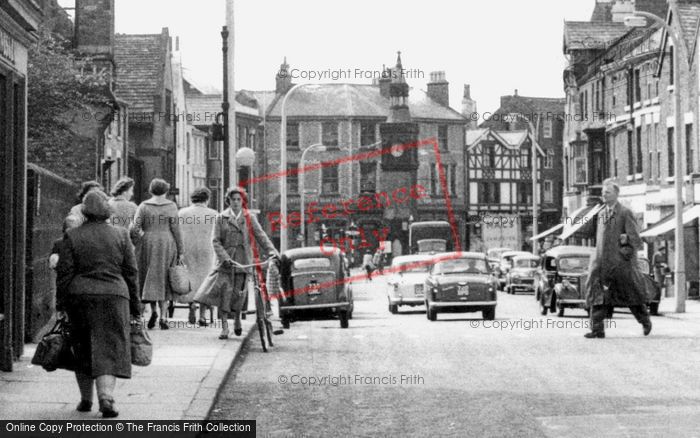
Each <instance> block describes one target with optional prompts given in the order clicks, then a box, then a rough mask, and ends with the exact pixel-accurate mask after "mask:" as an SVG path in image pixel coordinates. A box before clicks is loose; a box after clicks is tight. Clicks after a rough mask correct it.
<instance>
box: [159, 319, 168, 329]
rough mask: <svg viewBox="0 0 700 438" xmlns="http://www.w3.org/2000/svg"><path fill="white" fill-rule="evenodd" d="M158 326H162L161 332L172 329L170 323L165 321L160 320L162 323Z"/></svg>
mask: <svg viewBox="0 0 700 438" xmlns="http://www.w3.org/2000/svg"><path fill="white" fill-rule="evenodd" d="M158 325H160V329H161V330H168V329H169V328H170V327H169V326H168V323H167V322H166V321H165V320H163V319H161V320H160V322H159V323H158Z"/></svg>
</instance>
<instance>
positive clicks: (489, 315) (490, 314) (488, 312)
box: [481, 307, 496, 321]
mask: <svg viewBox="0 0 700 438" xmlns="http://www.w3.org/2000/svg"><path fill="white" fill-rule="evenodd" d="M481 316H482V317H483V318H484V319H485V320H487V321H493V320H494V319H496V308H495V307H489V308H488V309H484V310H482V311H481Z"/></svg>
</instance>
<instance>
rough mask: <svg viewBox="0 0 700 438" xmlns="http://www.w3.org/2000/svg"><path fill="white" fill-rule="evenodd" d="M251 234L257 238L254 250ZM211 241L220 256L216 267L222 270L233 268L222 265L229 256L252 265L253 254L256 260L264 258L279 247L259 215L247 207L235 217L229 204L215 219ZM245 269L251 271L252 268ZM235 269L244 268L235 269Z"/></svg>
mask: <svg viewBox="0 0 700 438" xmlns="http://www.w3.org/2000/svg"><path fill="white" fill-rule="evenodd" d="M246 218H248V220H246ZM251 237H254V239H252V240H255V241H256V243H257V245H258V246H256V247H255V254H254V252H253V247H252V246H251ZM212 243H213V244H214V252H215V253H216V258H217V266H216V270H217V271H219V272H231V271H230V270H229V269H226V268H224V267H223V266H222V264H223V263H224V262H225V261H226V260H233V261H235V262H237V263H240V264H243V265H249V264H252V263H253V258H254V257H255V258H256V262H261V261H264V260H265V259H267V257H268V256H269V255H271V254H275V255H276V254H277V250H276V249H275V247H274V245H273V244H272V241H270V238H269V237H267V234H265V231H263V229H262V227H261V226H260V223H259V222H258V220H257V218H256V217H255V216H254V215H252V214H250V213H249V212H246V211H245V210H243V211H242V213H241V215H240V218H238V220H236V219H235V218H234V216H233V212H232V211H231V209H230V208H228V209H226V210H224V211H223V212H222V213H220V214H219V215H218V216H217V217H216V221H215V222H214V230H213V231H212ZM245 271H246V272H252V269H247V270H245ZM234 272H242V271H241V270H240V269H235V270H234Z"/></svg>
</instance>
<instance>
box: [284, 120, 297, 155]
mask: <svg viewBox="0 0 700 438" xmlns="http://www.w3.org/2000/svg"><path fill="white" fill-rule="evenodd" d="M287 147H288V148H291V149H299V123H287Z"/></svg>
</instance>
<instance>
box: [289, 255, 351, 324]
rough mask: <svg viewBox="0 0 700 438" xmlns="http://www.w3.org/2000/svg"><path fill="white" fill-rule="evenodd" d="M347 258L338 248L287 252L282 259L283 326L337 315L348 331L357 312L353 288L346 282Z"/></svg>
mask: <svg viewBox="0 0 700 438" xmlns="http://www.w3.org/2000/svg"><path fill="white" fill-rule="evenodd" d="M347 272H348V271H347V267H346V266H345V258H344V257H343V253H342V251H341V250H340V249H338V248H332V247H323V248H321V247H306V248H296V249H290V250H288V251H285V252H284V253H283V254H282V256H281V257H280V283H281V288H282V295H283V297H282V299H281V300H280V301H279V316H280V319H281V320H282V326H283V327H284V328H289V324H290V323H291V322H293V321H295V320H299V319H302V318H308V317H315V316H318V315H329V314H330V315H337V317H338V319H339V320H340V327H342V328H348V325H349V323H348V320H349V319H352V312H353V309H354V303H353V296H352V287H351V286H350V284H348V283H347V282H346V281H345V278H346V274H347Z"/></svg>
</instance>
